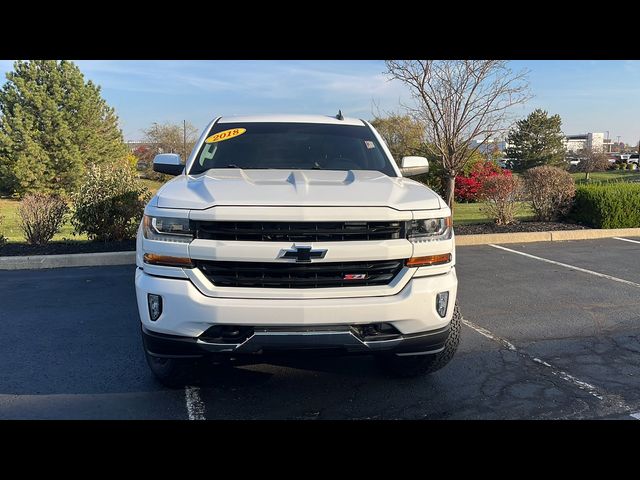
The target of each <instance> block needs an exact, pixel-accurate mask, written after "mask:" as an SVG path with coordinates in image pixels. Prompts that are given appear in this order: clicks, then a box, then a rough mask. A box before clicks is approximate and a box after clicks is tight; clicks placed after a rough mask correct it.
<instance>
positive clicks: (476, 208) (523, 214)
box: [453, 202, 533, 225]
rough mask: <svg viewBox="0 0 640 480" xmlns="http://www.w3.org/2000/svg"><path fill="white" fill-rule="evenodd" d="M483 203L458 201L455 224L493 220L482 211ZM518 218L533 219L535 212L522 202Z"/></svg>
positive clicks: (454, 213)
mask: <svg viewBox="0 0 640 480" xmlns="http://www.w3.org/2000/svg"><path fill="white" fill-rule="evenodd" d="M481 207H482V203H456V204H455V205H454V207H453V224H454V225H468V224H472V223H489V222H492V220H490V219H489V218H487V217H486V215H484V214H483V213H482V212H481V211H480V208H481ZM516 218H517V219H518V220H532V219H533V212H532V211H531V208H530V207H529V204H528V203H525V202H520V211H519V212H518V213H517V214H516Z"/></svg>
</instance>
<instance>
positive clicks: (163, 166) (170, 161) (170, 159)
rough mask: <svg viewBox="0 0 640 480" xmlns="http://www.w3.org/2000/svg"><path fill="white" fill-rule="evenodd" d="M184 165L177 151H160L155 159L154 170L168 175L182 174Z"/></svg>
mask: <svg viewBox="0 0 640 480" xmlns="http://www.w3.org/2000/svg"><path fill="white" fill-rule="evenodd" d="M183 170H184V165H183V164H182V162H181V161H180V155H178V154H177V153H160V154H158V155H156V156H155V158H154V159H153V171H154V172H158V173H166V174H167V175H180V174H181V173H182V172H183Z"/></svg>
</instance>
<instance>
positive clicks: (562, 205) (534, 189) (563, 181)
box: [524, 165, 576, 222]
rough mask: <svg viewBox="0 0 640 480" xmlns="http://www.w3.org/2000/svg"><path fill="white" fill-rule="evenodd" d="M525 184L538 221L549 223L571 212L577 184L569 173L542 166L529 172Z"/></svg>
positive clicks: (525, 176) (556, 168) (526, 174)
mask: <svg viewBox="0 0 640 480" xmlns="http://www.w3.org/2000/svg"><path fill="white" fill-rule="evenodd" d="M524 182H525V189H526V192H527V196H528V197H529V201H530V203H531V208H532V209H533V211H534V212H535V217H536V220H539V221H543V222H548V221H552V220H555V219H557V218H559V217H562V216H564V215H566V214H567V213H568V212H569V210H570V208H571V202H572V199H573V196H574V195H575V191H576V183H575V181H574V180H573V177H572V176H571V174H569V173H568V172H567V171H565V170H563V169H561V168H558V167H552V166H550V165H542V166H540V167H535V168H531V169H529V170H527V172H526V173H525V174H524Z"/></svg>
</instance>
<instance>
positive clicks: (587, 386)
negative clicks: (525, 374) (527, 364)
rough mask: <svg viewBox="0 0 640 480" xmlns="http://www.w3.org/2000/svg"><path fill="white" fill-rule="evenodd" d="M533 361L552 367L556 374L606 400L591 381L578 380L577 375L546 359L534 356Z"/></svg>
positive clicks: (552, 371) (599, 398)
mask: <svg viewBox="0 0 640 480" xmlns="http://www.w3.org/2000/svg"><path fill="white" fill-rule="evenodd" d="M533 361H534V362H536V363H539V364H540V365H544V366H545V367H547V368H549V369H551V373H553V374H554V375H556V376H558V377H560V378H562V379H563V380H565V381H567V382H570V383H573V384H574V385H575V386H576V387H578V388H579V389H581V390H585V391H587V392H589V394H590V395H593V396H594V397H596V398H597V399H598V400H604V395H602V394H601V393H600V392H598V389H597V388H596V387H594V386H593V385H591V384H590V383H587V382H583V381H582V380H578V379H577V378H576V377H574V376H573V375H569V374H568V373H567V372H565V371H562V370H557V369H556V368H554V367H553V365H550V364H549V363H547V362H545V361H544V360H540V359H539V358H537V357H533Z"/></svg>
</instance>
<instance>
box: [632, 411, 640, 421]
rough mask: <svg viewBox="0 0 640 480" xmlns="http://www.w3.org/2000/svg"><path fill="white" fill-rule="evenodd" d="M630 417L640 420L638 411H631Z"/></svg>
mask: <svg viewBox="0 0 640 480" xmlns="http://www.w3.org/2000/svg"><path fill="white" fill-rule="evenodd" d="M630 417H633V418H635V419H636V420H640V412H636V413H632V414H631V415H630Z"/></svg>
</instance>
